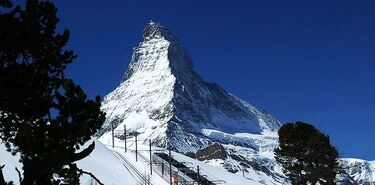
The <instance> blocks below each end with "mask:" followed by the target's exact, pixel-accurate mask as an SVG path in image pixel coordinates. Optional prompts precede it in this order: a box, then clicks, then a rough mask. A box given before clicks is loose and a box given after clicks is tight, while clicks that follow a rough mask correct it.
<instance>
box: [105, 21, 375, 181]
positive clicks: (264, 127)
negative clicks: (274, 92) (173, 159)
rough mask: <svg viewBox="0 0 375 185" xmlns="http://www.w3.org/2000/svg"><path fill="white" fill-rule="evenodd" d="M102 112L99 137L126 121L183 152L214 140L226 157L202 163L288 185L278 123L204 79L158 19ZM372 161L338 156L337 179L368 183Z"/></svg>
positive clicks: (120, 133)
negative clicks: (279, 158) (341, 171)
mask: <svg viewBox="0 0 375 185" xmlns="http://www.w3.org/2000/svg"><path fill="white" fill-rule="evenodd" d="M102 110H103V111H105V112H106V113H107V115H106V122H105V125H104V127H103V129H102V131H101V138H100V140H101V141H105V140H107V139H108V138H109V136H110V134H111V132H109V131H110V130H111V128H112V126H113V127H114V130H115V135H116V137H117V138H120V139H121V138H123V128H124V125H126V127H127V130H128V132H130V133H131V132H138V133H139V134H140V135H139V138H140V140H145V139H151V140H152V142H153V145H155V146H159V147H167V146H168V145H170V146H171V147H172V148H173V149H174V150H175V151H177V152H180V153H185V154H186V153H191V152H192V153H195V152H196V151H197V150H198V149H200V148H202V147H206V146H207V145H209V144H211V143H213V142H219V143H221V144H222V145H223V146H224V149H225V151H226V153H227V157H226V158H225V159H219V160H207V161H205V162H206V163H207V164H212V165H214V166H218V167H220V168H224V169H226V170H228V171H229V172H232V173H239V174H242V173H243V172H244V176H245V178H246V177H251V179H253V180H256V181H258V182H260V183H263V184H284V183H286V184H287V182H286V181H285V178H284V175H283V173H282V171H281V168H280V167H279V166H278V165H277V164H276V161H275V159H274V153H273V150H274V148H275V147H276V146H277V144H278V141H277V139H278V136H277V130H278V129H279V128H280V127H281V123H280V122H279V121H278V120H277V119H275V118H274V117H273V116H272V115H271V114H269V113H267V112H266V111H264V110H262V109H260V108H257V107H255V106H253V105H251V104H250V103H248V102H246V101H244V100H242V99H240V98H238V97H236V96H234V95H232V94H230V93H228V92H226V91H225V90H224V89H223V88H222V87H220V86H219V85H217V84H215V83H209V82H205V81H204V80H203V79H202V78H201V77H200V76H199V75H198V74H197V73H196V72H195V71H194V69H193V64H192V60H191V58H190V56H189V55H188V53H187V52H186V50H185V49H184V48H183V46H182V44H181V42H180V41H179V40H178V39H177V37H176V36H175V35H174V34H172V33H171V32H170V31H169V30H168V29H167V28H166V27H164V26H162V25H161V24H160V23H156V22H152V21H151V22H150V23H149V24H148V25H147V26H146V28H145V29H144V33H143V41H142V42H141V43H140V44H139V45H138V47H136V48H135V49H134V53H133V56H132V59H131V62H130V64H129V67H128V70H127V71H126V73H125V75H124V77H123V79H122V81H121V83H120V85H119V86H118V87H117V88H116V89H115V90H114V91H112V92H111V93H109V94H108V95H107V96H105V98H104V101H103V104H102ZM370 163H371V162H366V161H360V160H358V161H355V162H354V161H353V160H346V159H343V160H342V164H343V165H344V167H345V168H346V167H350V169H348V170H346V174H345V175H343V176H340V178H341V179H342V181H343V182H344V183H343V184H351V183H354V181H356V182H358V183H359V184H364V182H369V183H370V182H373V181H372V177H373V176H374V174H373V173H372V171H374V169H375V168H374V165H373V164H372V163H371V165H369V164H370ZM344 176H345V177H344Z"/></svg>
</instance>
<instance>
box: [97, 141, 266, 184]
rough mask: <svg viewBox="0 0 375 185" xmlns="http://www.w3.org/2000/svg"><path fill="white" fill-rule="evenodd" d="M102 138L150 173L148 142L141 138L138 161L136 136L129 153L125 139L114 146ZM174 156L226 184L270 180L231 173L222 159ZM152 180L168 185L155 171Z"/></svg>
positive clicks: (174, 153)
mask: <svg viewBox="0 0 375 185" xmlns="http://www.w3.org/2000/svg"><path fill="white" fill-rule="evenodd" d="M107 136H109V135H107ZM100 140H102V141H103V143H104V144H105V145H106V146H107V147H108V148H110V149H112V150H115V151H117V152H119V153H120V154H121V155H123V156H124V157H126V159H128V160H129V161H130V162H131V163H132V164H133V165H134V166H135V167H136V168H137V169H138V170H139V171H141V172H143V173H144V174H146V175H149V174H150V168H149V165H148V161H149V159H150V157H149V152H148V151H147V150H149V146H148V145H147V143H143V142H142V141H141V140H140V141H139V142H138V150H139V157H138V162H136V159H135V152H134V150H135V142H134V138H129V139H128V142H127V148H128V152H127V153H125V150H124V141H123V140H119V139H117V138H115V147H114V148H112V143H111V140H109V139H108V138H101V139H100ZM152 150H163V149H162V148H159V147H152ZM140 155H142V156H143V158H145V159H146V160H147V161H145V159H143V158H142V157H140ZM172 156H173V158H174V159H177V160H178V161H180V162H184V164H185V165H187V166H188V167H190V168H192V169H196V167H197V166H199V168H200V173H201V174H203V175H206V176H207V177H208V178H210V179H213V180H215V181H220V182H221V183H224V184H226V185H241V184H243V185H245V184H249V185H253V184H254V185H258V184H261V183H259V182H258V181H262V182H267V181H268V180H267V179H261V177H260V176H259V175H255V174H254V176H249V175H248V176H245V178H244V177H243V176H242V174H240V173H237V174H234V173H230V172H228V171H226V170H225V169H223V168H222V167H221V165H220V163H221V162H223V161H222V160H217V161H216V164H215V162H213V161H210V162H208V163H205V162H201V161H198V160H196V159H193V158H190V157H187V156H185V155H183V154H180V153H177V152H172ZM253 178H256V180H253ZM151 182H152V183H153V184H157V185H159V184H160V185H164V184H165V185H168V183H166V181H164V180H163V179H162V178H160V177H159V176H158V175H157V174H155V173H154V174H153V176H151Z"/></svg>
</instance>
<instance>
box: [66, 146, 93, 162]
mask: <svg viewBox="0 0 375 185" xmlns="http://www.w3.org/2000/svg"><path fill="white" fill-rule="evenodd" d="M94 148H95V142H94V141H93V142H92V143H91V144H90V145H89V146H88V147H87V148H86V149H84V150H82V151H81V152H79V153H75V154H74V155H73V157H72V161H69V162H75V161H78V160H81V159H83V158H85V157H87V156H88V155H89V154H90V153H91V152H92V151H93V150H94Z"/></svg>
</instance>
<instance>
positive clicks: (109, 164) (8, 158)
mask: <svg viewBox="0 0 375 185" xmlns="http://www.w3.org/2000/svg"><path fill="white" fill-rule="evenodd" d="M88 143H91V142H88ZM18 160H19V156H12V155H11V154H10V153H9V152H7V151H6V150H5V146H4V145H3V144H0V164H2V165H3V164H4V165H5V168H4V170H3V173H4V177H5V180H7V181H13V182H15V183H16V184H18V175H17V172H16V171H15V170H14V167H17V168H18V169H20V170H21V171H22V164H20V163H19V162H18ZM77 165H78V167H79V168H81V169H83V170H85V171H88V172H91V173H93V174H94V175H95V176H96V177H97V178H98V179H99V180H100V181H101V182H102V183H104V184H105V185H136V184H137V183H136V181H135V180H134V177H133V176H131V175H130V174H129V172H128V171H127V169H126V168H125V167H124V166H123V165H122V164H121V163H120V162H119V161H118V159H117V158H116V157H115V156H114V155H113V153H112V152H111V151H110V150H108V149H107V148H106V147H105V146H104V145H103V144H101V143H100V142H98V141H95V149H94V151H93V152H92V153H91V154H90V155H89V156H88V157H86V158H84V159H83V160H81V161H78V162H77ZM90 180H91V178H90V177H89V176H86V175H84V176H82V177H81V184H83V185H86V184H87V185H88V184H89V182H90Z"/></svg>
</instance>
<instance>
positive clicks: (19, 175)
mask: <svg viewBox="0 0 375 185" xmlns="http://www.w3.org/2000/svg"><path fill="white" fill-rule="evenodd" d="M15 169H16V171H17V173H18V179H19V181H20V184H21V182H22V177H21V172H20V171H19V170H18V168H17V167H15Z"/></svg>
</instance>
